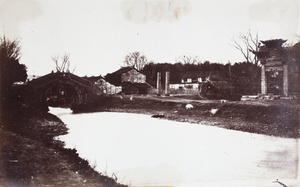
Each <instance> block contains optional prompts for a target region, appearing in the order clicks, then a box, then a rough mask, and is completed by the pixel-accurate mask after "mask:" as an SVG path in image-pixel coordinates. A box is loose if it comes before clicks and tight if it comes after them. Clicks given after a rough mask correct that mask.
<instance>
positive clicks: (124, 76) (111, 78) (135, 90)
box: [105, 67, 152, 94]
mask: <svg viewBox="0 0 300 187" xmlns="http://www.w3.org/2000/svg"><path fill="white" fill-rule="evenodd" d="M105 80H106V81H108V82H109V83H110V84H113V85H115V86H121V88H122V92H123V93H124V94H147V93H148V91H149V89H151V88H152V86H151V85H150V84H148V83H147V82H146V75H144V74H143V73H141V72H140V71H138V70H137V69H135V68H133V67H122V68H120V69H119V70H117V71H115V72H113V73H109V74H107V75H106V76H105Z"/></svg>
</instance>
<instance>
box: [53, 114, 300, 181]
mask: <svg viewBox="0 0 300 187" xmlns="http://www.w3.org/2000/svg"><path fill="white" fill-rule="evenodd" d="M50 112H51V113H53V114H55V115H57V116H58V117H60V118H61V119H62V120H63V121H64V122H65V123H66V124H67V125H68V128H69V129H70V131H69V134H68V135H64V136H61V137H59V138H60V139H61V140H63V141H65V142H66V146H67V147H70V148H76V149H77V150H78V152H79V154H80V156H81V157H83V158H86V159H88V160H89V161H90V162H91V165H96V169H97V170H98V171H99V172H102V173H107V174H108V175H109V176H112V174H113V173H114V174H116V175H117V177H118V182H122V183H124V184H130V185H132V186H147V185H148V186H176V187H179V186H180V187H181V186H230V187H232V186H274V187H276V186H280V185H279V184H278V183H273V182H272V181H274V180H276V179H279V180H280V181H282V182H284V183H285V184H286V185H288V186H296V185H297V184H298V183H297V175H298V171H297V168H298V141H299V140H295V139H287V138H278V137H270V136H264V135H257V134H250V133H245V132H239V131H232V130H226V129H221V128H216V127H209V126H204V125H197V124H189V123H182V122H174V121H168V120H160V119H154V118H151V117H150V116H148V115H138V114H125V113H109V112H101V113H89V114H72V113H71V111H70V110H67V109H59V108H51V109H50ZM298 182H299V181H298ZM299 184H300V183H299Z"/></svg>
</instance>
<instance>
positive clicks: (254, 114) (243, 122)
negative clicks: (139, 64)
mask: <svg viewBox="0 0 300 187" xmlns="http://www.w3.org/2000/svg"><path fill="white" fill-rule="evenodd" d="M187 104H191V105H192V108H189V109H187V108H186V105H187ZM299 108H300V107H299V100H257V101H222V100H199V99H197V98H194V97H157V96H124V95H123V96H112V97H107V98H106V99H105V102H104V103H103V104H102V105H101V107H99V108H96V109H93V111H111V112H127V113H141V114H148V115H154V117H160V118H162V119H167V120H174V121H183V122H190V123H197V124H203V125H209V126H217V127H221V128H226V129H232V130H238V131H244V132H250V133H257V134H265V135H270V136H278V137H286V138H299V130H300V128H299V114H300V113H299V111H300V110H299Z"/></svg>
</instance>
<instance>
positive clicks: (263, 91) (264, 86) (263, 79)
mask: <svg viewBox="0 0 300 187" xmlns="http://www.w3.org/2000/svg"><path fill="white" fill-rule="evenodd" d="M260 86H261V94H263V95H266V94H267V92H268V90H267V78H266V67H265V65H262V66H261V84H260Z"/></svg>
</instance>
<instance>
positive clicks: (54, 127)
mask: <svg viewBox="0 0 300 187" xmlns="http://www.w3.org/2000/svg"><path fill="white" fill-rule="evenodd" d="M187 104H191V105H192V108H189V109H187V108H186V105H187ZM101 111H111V112H126V113H141V114H148V115H151V116H153V117H159V118H161V119H162V120H175V121H184V122H190V123H197V124H201V125H210V126H217V127H221V128H226V129H233V130H239V131H244V132H250V133H258V134H265V135H270V136H278V137H286V138H299V129H300V128H299V101H298V100H272V101H271V100H270V101H250V102H243V101H234V102H232V101H220V100H214V101H208V100H199V99H197V98H196V99H195V98H193V97H156V96H125V95H119V96H112V97H107V98H105V101H104V102H103V103H102V104H101V105H100V106H99V107H96V108H95V107H93V108H85V109H83V110H79V111H77V112H101ZM67 131H68V129H67V128H66V125H65V124H64V123H63V122H62V121H61V120H60V119H59V118H57V117H56V116H54V115H52V114H49V113H47V112H41V111H34V110H31V109H27V108H23V109H19V110H18V111H16V112H14V114H12V115H10V116H9V117H6V119H5V120H2V124H1V128H0V142H1V143H0V151H1V152H0V153H1V155H0V156H1V160H0V185H2V186H41V185H42V186H103V187H106V186H123V185H121V184H119V183H118V181H117V180H116V179H114V178H111V177H108V176H104V175H102V174H101V173H98V172H96V171H95V170H94V169H93V167H92V166H90V165H89V163H88V161H87V160H84V159H81V158H80V157H79V156H78V154H77V151H76V150H74V149H65V148H63V146H64V144H63V142H60V141H57V140H54V139H53V138H54V137H55V136H59V135H63V134H66V133H67Z"/></svg>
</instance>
